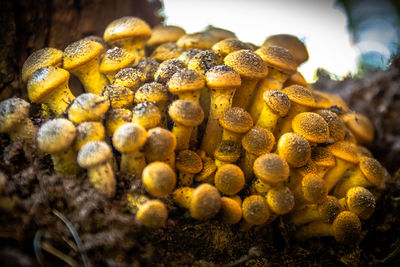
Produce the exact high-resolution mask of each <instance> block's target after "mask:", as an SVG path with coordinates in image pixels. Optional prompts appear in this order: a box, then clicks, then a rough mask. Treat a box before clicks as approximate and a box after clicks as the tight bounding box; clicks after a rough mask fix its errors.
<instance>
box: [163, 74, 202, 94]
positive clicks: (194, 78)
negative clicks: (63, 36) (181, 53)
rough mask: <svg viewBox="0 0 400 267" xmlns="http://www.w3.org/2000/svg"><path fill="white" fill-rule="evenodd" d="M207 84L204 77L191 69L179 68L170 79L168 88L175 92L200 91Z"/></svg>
mask: <svg viewBox="0 0 400 267" xmlns="http://www.w3.org/2000/svg"><path fill="white" fill-rule="evenodd" d="M204 86H205V80H204V77H203V76H202V75H200V74H198V73H197V72H196V71H194V70H191V69H186V68H184V69H181V70H178V71H177V72H176V73H175V74H174V75H172V77H171V79H169V81H168V90H169V91H170V92H171V93H173V94H179V93H180V92H187V91H200V90H201V89H202V88H203V87H204Z"/></svg>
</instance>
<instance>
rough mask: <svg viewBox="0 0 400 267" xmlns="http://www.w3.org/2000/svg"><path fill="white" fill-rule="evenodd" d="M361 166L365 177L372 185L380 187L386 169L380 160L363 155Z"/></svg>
mask: <svg viewBox="0 0 400 267" xmlns="http://www.w3.org/2000/svg"><path fill="white" fill-rule="evenodd" d="M359 167H360V170H361V172H362V173H363V174H364V176H365V178H366V179H367V180H368V182H370V183H371V184H372V185H374V186H376V187H378V186H379V185H380V184H381V183H382V180H383V177H384V176H385V170H384V168H383V167H382V165H381V164H380V163H379V161H377V160H376V159H374V158H370V157H361V158H360V163H359Z"/></svg>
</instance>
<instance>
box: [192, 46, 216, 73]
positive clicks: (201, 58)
mask: <svg viewBox="0 0 400 267" xmlns="http://www.w3.org/2000/svg"><path fill="white" fill-rule="evenodd" d="M222 63H223V58H222V57H221V55H220V54H218V53H216V52H214V51H211V50H205V51H201V52H200V53H198V54H196V55H195V56H194V57H193V58H192V59H191V60H190V61H189V63H188V64H187V66H188V68H189V69H192V70H195V71H197V72H198V73H199V74H204V73H205V72H206V71H208V70H209V69H211V68H212V67H215V66H218V65H221V64H222Z"/></svg>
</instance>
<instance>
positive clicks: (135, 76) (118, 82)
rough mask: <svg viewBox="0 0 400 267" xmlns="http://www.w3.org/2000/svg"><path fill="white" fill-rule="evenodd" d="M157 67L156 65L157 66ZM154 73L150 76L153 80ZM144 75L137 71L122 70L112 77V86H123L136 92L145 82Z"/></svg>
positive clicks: (130, 69)
mask: <svg viewBox="0 0 400 267" xmlns="http://www.w3.org/2000/svg"><path fill="white" fill-rule="evenodd" d="M157 67H158V65H157ZM153 75H154V73H153V74H152V75H151V77H152V78H153ZM145 80H146V74H144V73H143V72H142V71H140V70H139V69H134V68H123V69H121V70H119V71H118V72H117V73H116V74H115V77H114V82H113V85H115V86H125V87H128V88H129V89H131V90H132V92H136V90H137V89H138V88H139V87H140V86H141V85H142V84H143V83H144V82H145Z"/></svg>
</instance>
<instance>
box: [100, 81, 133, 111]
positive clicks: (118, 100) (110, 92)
mask: <svg viewBox="0 0 400 267" xmlns="http://www.w3.org/2000/svg"><path fill="white" fill-rule="evenodd" d="M101 95H102V96H104V97H106V98H107V99H108V100H109V101H110V106H111V108H130V106H131V105H132V104H133V99H134V95H133V92H132V90H131V89H129V88H128V87H126V86H119V85H107V86H104V88H103V92H101Z"/></svg>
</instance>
